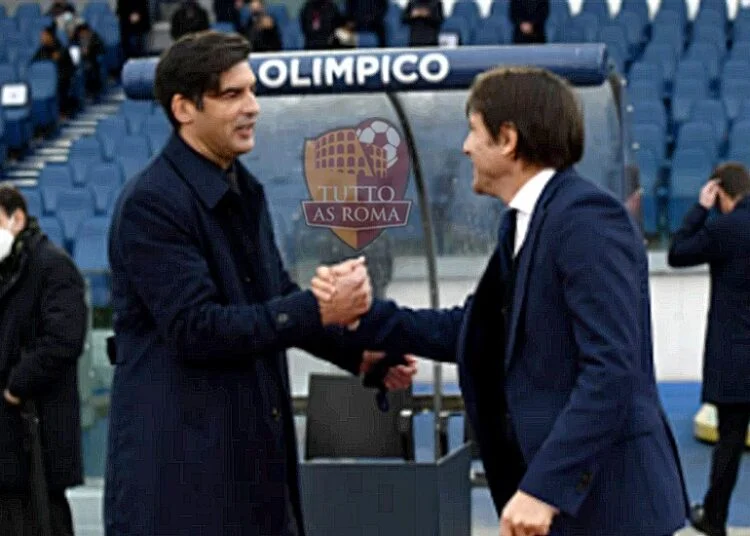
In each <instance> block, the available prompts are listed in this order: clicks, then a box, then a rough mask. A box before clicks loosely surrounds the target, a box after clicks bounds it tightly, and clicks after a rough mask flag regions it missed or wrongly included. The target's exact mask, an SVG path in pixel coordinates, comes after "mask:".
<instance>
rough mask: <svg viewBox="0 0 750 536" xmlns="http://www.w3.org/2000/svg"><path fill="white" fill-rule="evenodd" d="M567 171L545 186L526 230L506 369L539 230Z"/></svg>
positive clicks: (514, 339)
mask: <svg viewBox="0 0 750 536" xmlns="http://www.w3.org/2000/svg"><path fill="white" fill-rule="evenodd" d="M566 174H567V172H558V173H556V174H555V175H554V176H553V177H552V179H551V180H550V181H549V183H548V184H547V186H546V187H545V188H544V191H543V192H542V195H541V196H540V197H539V200H538V201H537V203H536V206H535V207H534V213H533V214H532V216H531V222H530V224H529V229H528V231H527V232H526V238H525V240H524V245H523V247H522V248H521V251H520V256H519V258H518V270H517V271H516V284H515V291H514V293H513V307H512V310H511V312H510V314H511V317H510V326H509V328H508V340H507V345H506V348H505V369H506V370H507V369H508V368H509V367H510V363H511V361H512V359H513V352H514V350H515V344H516V331H517V330H518V320H519V318H520V316H521V311H522V310H523V305H524V298H525V296H526V284H527V282H528V279H529V273H530V272H531V266H532V259H533V258H534V248H535V247H536V243H537V238H538V237H539V230H540V229H541V227H542V223H543V222H544V218H545V216H546V215H547V205H548V204H549V201H550V200H551V199H552V196H553V195H554V193H555V191H556V190H557V189H558V188H559V187H560V185H561V184H562V183H563V180H562V179H564V177H565V175H566Z"/></svg>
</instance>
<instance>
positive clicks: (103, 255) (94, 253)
mask: <svg viewBox="0 0 750 536" xmlns="http://www.w3.org/2000/svg"><path fill="white" fill-rule="evenodd" d="M109 226H110V220H109V218H106V217H101V216H100V217H92V218H87V219H85V220H83V221H82V222H81V223H80V226H79V228H78V234H77V236H76V240H75V245H74V246H73V260H74V261H75V263H76V265H77V266H78V268H79V269H80V270H81V272H82V273H83V275H84V277H85V278H86V279H87V280H88V282H89V285H90V291H91V303H92V305H93V306H94V307H106V306H107V305H109V303H110V299H111V295H110V280H109V274H108V273H109V257H108V254H107V242H108V234H109Z"/></svg>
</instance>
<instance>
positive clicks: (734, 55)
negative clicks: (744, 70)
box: [728, 41, 750, 61]
mask: <svg viewBox="0 0 750 536" xmlns="http://www.w3.org/2000/svg"><path fill="white" fill-rule="evenodd" d="M748 58H750V41H743V42H739V43H738V42H735V43H734V44H733V45H732V49H731V50H730V51H729V58H728V59H730V60H744V61H747V59H748Z"/></svg>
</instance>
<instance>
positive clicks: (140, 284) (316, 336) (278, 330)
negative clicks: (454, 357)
mask: <svg viewBox="0 0 750 536" xmlns="http://www.w3.org/2000/svg"><path fill="white" fill-rule="evenodd" d="M238 175H239V181H240V182H241V183H243V184H244V185H245V187H246V190H245V191H246V192H249V193H245V194H244V197H243V198H239V197H236V198H235V199H232V196H233V195H235V194H233V193H232V192H230V191H229V186H228V182H227V181H226V180H225V175H224V174H223V172H222V171H221V170H220V169H219V168H218V167H216V166H214V165H213V164H211V163H210V162H208V160H206V159H204V158H202V157H201V156H199V155H198V154H197V153H195V152H194V151H193V150H192V149H190V147H188V146H187V145H186V144H185V143H184V142H183V141H182V140H181V139H180V138H179V137H178V136H176V135H173V136H172V138H171V139H170V141H169V143H168V144H167V146H166V147H165V149H164V151H163V153H162V154H161V155H159V156H157V157H156V158H155V159H154V160H153V162H152V163H150V164H149V166H148V167H147V168H146V169H145V170H144V171H143V172H142V173H140V174H139V175H138V176H136V177H134V178H133V179H132V180H131V181H130V182H129V183H128V184H127V185H126V186H125V188H124V190H123V192H122V194H121V196H120V199H119V200H118V203H117V207H116V209H115V213H114V216H113V222H112V228H111V231H110V247H109V253H110V262H111V266H112V294H113V303H114V311H115V320H114V328H115V336H116V348H117V364H116V367H115V373H114V378H113V381H112V402H111V408H110V432H109V448H108V452H107V474H106V489H105V505H104V506H105V522H106V534H107V535H108V536H120V535H122V536H125V535H127V536H132V535H136V534H138V535H157V534H163V535H166V534H169V535H178V534H179V535H196V534H201V535H203V536H265V535H269V534H274V535H282V536H283V535H285V534H286V530H285V525H286V522H287V505H288V504H290V503H291V504H292V506H293V508H292V509H293V511H294V515H295V516H296V517H297V521H298V525H299V526H300V527H301V529H302V525H303V523H302V519H301V507H300V499H299V495H298V477H297V451H296V440H295V431H294V421H293V415H292V407H291V397H290V388H289V372H288V368H287V361H286V355H285V352H284V350H286V349H287V348H289V347H291V346H297V347H299V348H302V349H304V350H307V351H309V352H310V353H312V354H315V355H318V356H324V357H326V358H327V359H328V360H330V361H332V362H334V363H335V364H337V365H338V366H340V367H341V368H344V369H346V370H349V371H351V372H352V373H357V372H358V369H359V364H360V362H361V355H362V354H361V350H357V349H354V348H351V347H346V346H345V345H344V344H343V339H342V337H340V333H341V330H331V329H324V328H323V327H322V326H321V323H320V313H319V310H318V305H317V301H316V299H315V297H314V296H313V295H312V293H311V292H310V291H302V290H300V288H299V287H298V286H297V285H296V284H294V283H293V282H292V281H291V280H290V278H289V276H288V274H287V272H286V271H285V270H284V267H283V266H282V262H281V259H280V256H279V252H278V251H277V249H276V246H275V243H274V236H273V231H272V226H271V220H270V216H269V213H268V209H267V206H266V198H265V195H264V193H263V188H262V186H261V184H260V183H258V181H257V180H256V179H255V178H254V177H252V176H251V175H250V174H249V173H248V172H247V171H246V170H244V168H242V167H241V166H240V169H239V174H238ZM248 205H250V206H253V207H254V210H256V212H255V213H254V214H253V216H254V217H252V218H250V220H252V224H250V225H247V224H246V220H241V219H240V220H237V219H236V218H237V217H238V214H239V213H240V212H242V211H243V210H247V208H246V207H247V206H248ZM238 222H239V223H238ZM238 228H239V229H241V230H242V231H243V232H244V233H245V234H247V235H254V236H255V238H254V239H248V240H243V243H241V244H238V243H237V242H236V241H235V240H236V239H235V238H234V237H235V236H237V235H238V234H239V232H238V231H237V229H238ZM302 534H304V531H303V532H302Z"/></svg>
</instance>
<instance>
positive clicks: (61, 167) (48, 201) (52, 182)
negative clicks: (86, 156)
mask: <svg viewBox="0 0 750 536" xmlns="http://www.w3.org/2000/svg"><path fill="white" fill-rule="evenodd" d="M37 185H38V188H39V192H40V194H41V198H42V208H43V211H44V212H45V213H46V214H54V213H55V212H56V211H57V196H58V194H59V193H60V192H61V191H65V190H70V189H72V188H73V187H74V182H73V172H72V170H71V169H70V166H68V165H67V164H61V163H48V164H46V165H45V166H44V168H43V169H42V171H41V172H40V173H39V177H38V179H37Z"/></svg>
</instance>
